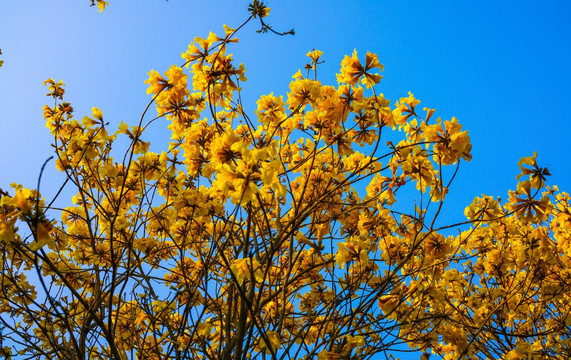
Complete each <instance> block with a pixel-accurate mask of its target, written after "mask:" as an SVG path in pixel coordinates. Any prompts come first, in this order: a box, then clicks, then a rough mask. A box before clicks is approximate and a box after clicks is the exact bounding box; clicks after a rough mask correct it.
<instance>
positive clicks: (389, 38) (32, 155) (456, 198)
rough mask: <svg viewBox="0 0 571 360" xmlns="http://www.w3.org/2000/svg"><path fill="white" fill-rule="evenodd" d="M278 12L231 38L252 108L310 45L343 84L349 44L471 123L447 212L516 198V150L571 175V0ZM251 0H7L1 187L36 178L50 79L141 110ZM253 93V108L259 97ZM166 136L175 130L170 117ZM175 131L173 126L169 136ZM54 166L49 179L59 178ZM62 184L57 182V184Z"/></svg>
mask: <svg viewBox="0 0 571 360" xmlns="http://www.w3.org/2000/svg"><path fill="white" fill-rule="evenodd" d="M268 3H269V6H270V7H271V8H272V11H271V15H270V17H269V19H268V20H269V23H270V24H272V25H273V26H274V27H275V28H276V29H283V30H287V29H290V28H295V30H296V35H295V36H293V37H292V36H290V37H277V36H272V35H259V34H256V32H255V30H256V29H257V27H256V26H255V25H254V24H252V25H251V26H248V27H246V28H245V29H244V30H243V31H242V32H241V34H240V35H239V38H240V44H239V45H238V46H236V47H234V48H231V49H230V52H232V53H234V56H235V59H236V60H237V61H239V62H243V63H244V64H245V67H246V70H247V72H246V75H247V77H248V80H249V81H248V82H246V83H245V84H244V86H243V89H244V93H243V95H244V98H245V103H246V111H249V112H250V113H253V111H254V110H255V100H256V99H257V97H259V96H260V95H262V94H267V93H270V92H272V91H273V92H274V93H275V94H285V93H286V92H287V86H288V84H289V82H290V79H291V75H292V74H294V73H295V72H296V71H297V69H299V68H302V67H303V66H304V65H305V63H306V62H307V58H306V57H305V54H306V53H307V52H308V51H310V50H312V49H313V48H315V49H319V50H321V51H323V52H324V55H323V59H324V60H325V63H324V64H323V65H321V68H320V69H319V77H320V80H321V81H322V82H324V83H329V84H334V83H335V77H334V75H335V73H336V72H338V71H339V64H340V62H341V60H342V58H343V56H344V55H345V54H350V53H351V52H352V51H353V49H357V51H358V52H359V53H360V54H362V55H364V53H365V52H366V51H367V50H369V51H372V52H375V53H377V54H379V59H380V61H381V63H382V64H384V65H385V71H384V73H383V75H384V78H383V80H382V81H381V85H380V88H379V90H380V91H381V92H383V93H384V94H385V96H386V97H387V98H389V99H391V100H392V101H393V102H394V101H395V100H397V99H398V98H399V97H401V96H405V95H406V94H407V92H408V91H412V92H413V93H414V94H415V95H416V96H417V97H418V98H419V99H421V100H422V103H421V105H423V106H428V107H431V108H436V109H437V110H438V112H437V114H439V115H440V116H442V118H443V119H449V118H450V117H451V116H456V117H457V118H458V119H459V120H460V121H461V123H462V124H463V125H464V128H465V129H467V130H469V131H470V136H471V138H472V143H473V160H472V161H471V162H470V163H468V164H464V165H463V166H462V167H461V170H460V174H459V176H458V177H457V179H456V181H455V183H454V185H453V187H452V189H451V191H450V194H449V197H448V199H447V200H448V204H447V205H446V208H445V210H446V216H448V217H450V218H451V219H454V220H462V219H463V218H462V213H463V209H464V207H465V206H466V205H468V204H469V203H470V202H471V200H472V199H473V197H474V196H477V195H479V194H482V193H486V194H489V195H498V196H502V197H503V198H507V196H506V195H507V191H508V189H513V188H515V176H516V175H517V174H518V168H517V162H518V160H519V158H520V157H522V156H530V155H531V154H532V152H533V151H537V152H538V154H539V156H538V159H539V161H540V163H541V164H543V165H545V166H548V167H549V169H550V170H551V172H552V174H553V176H552V177H551V184H558V185H559V186H560V188H561V189H562V190H570V189H571V169H570V167H569V161H568V156H569V141H568V137H569V134H570V133H571V121H570V120H569V117H570V115H569V112H568V111H569V108H570V105H571V100H570V96H569V94H571V71H569V68H568V66H569V64H571V41H569V39H570V38H571V36H570V35H571V11H570V10H571V3H569V2H567V1H547V2H544V3H542V4H539V2H532V1H502V2H492V1H484V2H468V1H441V2H426V1H406V2H403V1H332V0H328V1H311V2H307V1H301V0H289V1H276V0H273V1H268ZM246 6H247V1H236V0H232V1H229V0H225V1H224V0H221V1H210V2H206V1H190V0H170V1H164V0H137V1H135V0H114V1H111V5H110V6H109V8H108V9H107V10H106V11H105V12H103V13H98V12H97V10H96V9H95V8H90V7H89V6H88V1H87V0H58V1H53V0H52V1H45V0H26V1H24V0H20V1H9V0H6V1H2V2H1V3H0V49H2V51H3V53H4V54H3V55H2V59H4V61H5V63H4V66H3V67H2V68H0V134H2V141H1V142H0V149H1V151H2V156H1V157H0V166H1V168H2V171H1V172H0V187H2V188H7V187H8V185H9V183H10V182H12V181H16V182H19V183H22V184H24V185H26V186H30V187H33V186H34V184H35V183H36V181H37V175H38V173H39V170H40V168H41V165H42V163H43V161H44V160H45V159H47V158H48V157H49V156H50V155H51V148H50V142H51V140H52V139H51V137H50V135H49V132H48V131H47V129H45V128H44V124H43V120H42V115H41V113H42V106H43V104H44V103H46V102H47V101H48V100H49V99H48V98H46V97H45V96H44V94H45V92H46V90H45V88H44V87H43V86H42V81H43V80H45V79H47V78H49V77H52V78H54V79H55V80H60V79H62V80H63V81H64V82H65V83H66V85H67V99H68V100H69V101H71V102H72V104H73V106H74V108H75V111H76V116H77V117H79V118H81V117H82V116H83V115H85V114H89V113H90V109H91V107H92V106H97V107H99V108H100V109H101V110H102V111H103V113H104V118H105V119H106V121H110V122H111V123H112V124H114V125H117V124H118V123H119V122H120V121H121V120H124V121H126V122H134V121H135V120H136V119H138V117H139V115H140V113H141V111H142V109H143V108H144V106H145V105H146V102H147V101H148V100H149V97H148V96H147V95H146V94H145V89H146V86H145V84H143V81H144V80H145V79H146V78H147V77H148V76H147V72H148V71H149V70H151V69H156V70H158V71H160V72H162V71H164V70H166V69H168V67H169V66H170V65H171V64H180V63H181V58H180V53H181V52H182V51H184V50H185V49H186V47H187V46H188V44H189V43H190V42H191V41H192V39H193V38H194V37H195V36H206V35H207V34H208V31H210V30H212V31H214V32H217V31H218V32H222V25H223V24H228V25H230V26H233V27H235V26H237V25H239V24H240V23H241V22H242V20H243V19H245V17H246V15H247V14H246ZM248 106H249V108H248ZM153 131H156V136H157V140H156V141H162V140H161V139H162V137H161V135H165V136H166V133H165V132H162V130H161V129H160V127H157V128H156V130H153ZM165 140H166V138H165ZM58 176H60V175H58V174H57V172H56V171H55V170H54V169H53V163H52V166H49V167H48V169H47V171H46V175H45V178H44V180H43V181H44V184H45V185H44V186H45V189H46V191H48V188H49V187H50V184H56V183H57V182H58V179H61V178H58ZM52 187H53V186H52Z"/></svg>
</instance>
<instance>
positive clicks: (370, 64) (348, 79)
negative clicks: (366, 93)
mask: <svg viewBox="0 0 571 360" xmlns="http://www.w3.org/2000/svg"><path fill="white" fill-rule="evenodd" d="M375 68H378V69H380V71H383V65H381V64H380V63H379V59H378V57H377V55H376V54H373V53H371V52H368V51H367V55H366V57H365V66H363V65H361V62H360V61H359V58H358V57H357V50H354V51H353V55H352V56H351V57H349V56H345V58H344V59H343V61H341V73H340V74H337V81H339V82H340V83H344V84H349V85H352V86H355V85H356V84H357V82H358V81H359V80H361V83H363V84H364V85H365V86H366V87H367V88H371V87H373V86H374V85H375V84H378V83H379V82H380V81H381V78H382V76H380V75H378V74H374V73H371V70H372V69H375Z"/></svg>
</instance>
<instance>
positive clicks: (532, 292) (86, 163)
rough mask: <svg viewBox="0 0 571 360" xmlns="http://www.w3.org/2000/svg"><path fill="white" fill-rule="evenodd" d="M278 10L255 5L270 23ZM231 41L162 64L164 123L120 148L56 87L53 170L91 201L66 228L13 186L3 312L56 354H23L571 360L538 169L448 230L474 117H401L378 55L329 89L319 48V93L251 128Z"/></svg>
mask: <svg viewBox="0 0 571 360" xmlns="http://www.w3.org/2000/svg"><path fill="white" fill-rule="evenodd" d="M92 3H94V4H95V2H94V1H92ZM97 5H98V6H99V7H100V9H103V8H105V6H106V5H107V3H106V2H104V1H97ZM268 12H269V8H267V7H266V6H265V5H264V4H263V3H260V2H258V1H254V2H253V3H252V4H251V8H250V13H251V15H252V17H253V18H256V19H258V20H261V18H264V17H266V16H267V14H268ZM235 32H236V31H235V30H234V29H231V28H229V27H225V28H224V35H223V36H217V35H215V34H213V33H210V34H209V36H208V37H207V38H195V40H194V42H193V43H192V44H191V45H190V46H189V48H188V50H187V51H185V52H184V53H183V54H182V58H183V59H184V61H185V62H184V64H182V65H181V66H178V65H173V66H171V67H169V68H168V69H167V70H166V71H164V72H158V71H154V70H152V71H150V72H149V78H148V80H147V81H146V83H147V84H148V89H147V93H148V94H150V95H151V98H152V99H151V104H154V105H155V107H156V117H152V119H149V114H147V112H146V111H145V113H144V114H143V116H142V117H141V120H140V122H138V123H135V124H127V123H123V122H121V123H120V124H119V125H118V127H117V130H116V131H115V132H114V133H113V134H110V133H108V129H107V127H108V126H109V123H107V122H106V120H107V119H105V120H104V116H103V112H102V111H101V110H100V109H98V108H93V109H92V111H91V114H89V115H87V116H85V117H83V118H82V119H81V120H77V119H76V118H75V117H74V110H73V107H72V106H71V105H70V104H69V103H67V102H65V101H64V95H65V90H64V84H63V82H61V81H60V82H59V83H58V82H55V81H54V80H52V79H50V80H47V81H46V83H45V85H46V86H48V91H49V92H48V96H51V97H53V98H54V100H56V102H55V105H53V106H45V107H44V118H45V121H46V126H47V127H48V129H49V130H50V131H51V133H52V135H53V137H54V144H53V145H54V149H55V151H56V155H57V157H56V166H57V168H58V169H59V170H61V171H62V172H64V173H65V175H66V179H68V180H67V181H68V182H69V184H71V185H72V186H75V190H77V191H76V194H75V195H74V196H73V198H72V202H73V204H71V205H70V206H68V207H65V208H63V209H59V208H57V209H59V211H60V212H61V214H60V220H59V222H56V221H52V220H48V219H47V216H48V215H46V214H53V213H54V212H55V210H54V208H53V207H51V208H48V207H49V206H48V205H46V203H45V201H43V200H41V199H40V195H39V194H38V193H37V191H34V190H28V189H24V188H21V187H18V186H16V187H15V189H14V190H15V191H14V194H13V195H9V194H8V193H5V192H2V196H1V200H0V207H1V211H0V246H1V247H2V251H4V254H9V255H10V256H11V257H10V256H5V257H4V259H7V260H4V268H5V269H12V270H10V271H8V270H6V271H5V272H4V273H3V274H2V275H1V277H2V281H3V284H4V283H5V284H8V285H5V286H4V289H3V290H1V291H2V292H0V313H1V314H2V316H4V314H10V316H12V315H14V316H16V317H22V321H23V322H24V323H26V324H29V325H25V326H28V328H26V329H33V331H34V334H35V335H36V337H37V339H38V340H37V341H38V343H37V344H41V345H37V346H36V347H35V348H34V347H30V348H27V349H24V350H22V351H23V353H31V352H33V351H36V350H38V349H43V350H42V351H45V352H46V353H48V352H49V351H52V350H53V349H56V348H60V347H61V348H70V349H72V348H73V346H75V347H76V348H77V349H75V350H70V351H78V352H81V351H82V350H85V348H83V346H88V345H85V344H87V343H88V342H89V341H94V342H95V344H97V345H94V343H91V344H90V345H89V346H91V347H90V349H91V350H90V351H91V353H90V356H91V357H92V358H94V359H104V358H129V356H131V355H128V354H134V355H132V356H135V357H137V358H145V359H151V358H169V357H168V356H167V357H161V356H162V354H177V356H179V357H180V358H191V357H192V358H229V357H230V355H231V354H234V353H233V352H242V353H241V354H243V356H241V357H242V358H250V357H255V356H257V355H258V354H259V355H260V356H261V357H262V358H263V357H265V356H271V357H278V356H281V355H283V354H285V353H286V352H292V351H296V352H299V354H300V356H306V357H307V358H315V357H316V358H317V359H345V358H350V357H353V358H358V357H367V356H370V354H372V353H374V352H384V351H393V350H394V351H397V350H398V349H399V347H400V343H401V342H405V343H407V344H409V345H410V346H411V348H413V349H416V350H421V351H424V352H426V354H428V353H427V351H430V352H432V353H435V354H438V355H440V356H442V357H444V358H461V357H464V358H469V357H472V356H483V357H488V358H501V357H505V358H511V359H517V358H523V357H522V356H523V354H525V353H526V352H527V353H531V354H537V356H544V357H543V358H546V356H548V355H549V354H557V352H558V351H564V349H568V346H569V345H570V344H567V342H568V340H565V339H566V338H565V334H566V333H565V331H566V329H567V326H569V324H571V320H570V319H571V317H568V316H567V315H566V314H568V313H569V311H570V310H571V309H570V308H569V304H570V303H571V301H570V300H571V299H569V295H567V294H569V293H571V289H569V284H571V281H570V280H571V271H570V270H569V269H571V238H570V237H569V235H568V229H569V228H570V227H571V215H569V214H570V211H569V209H570V199H569V195H568V194H566V193H563V192H559V191H558V190H557V189H556V188H545V181H546V176H547V175H549V172H548V171H547V169H544V168H541V167H539V165H538V164H537V161H536V155H535V154H534V156H533V157H529V158H524V159H522V161H521V162H520V168H521V171H522V173H521V175H520V177H518V180H519V183H518V185H517V188H516V190H514V191H511V192H510V193H509V198H508V201H507V203H505V204H503V203H502V202H501V201H500V200H499V199H495V198H492V197H489V196H485V195H483V196H482V197H480V198H477V199H475V200H474V202H473V203H472V204H471V205H469V206H468V207H467V208H466V211H465V215H466V217H467V220H468V223H469V224H470V225H471V227H470V228H469V229H468V227H467V226H466V227H464V228H461V230H462V231H460V232H459V233H457V234H454V235H450V233H449V232H446V229H445V228H443V229H438V228H437V227H436V226H435V225H434V224H435V223H436V218H437V217H438V215H439V212H440V208H441V207H442V203H443V201H444V199H445V196H446V194H447V193H448V188H447V186H448V183H449V182H450V179H451V177H452V175H451V173H450V172H449V170H447V166H448V165H457V164H458V163H459V162H461V161H469V160H470V159H471V154H470V151H471V142H470V138H469V136H468V132H467V131H465V130H462V125H461V124H460V123H459V121H458V120H457V119H456V118H454V117H453V118H451V119H450V120H442V119H441V118H439V117H436V119H435V116H434V114H435V110H434V109H431V108H427V107H425V108H423V110H422V112H421V111H419V110H418V109H419V104H420V100H418V99H417V98H416V97H415V96H414V95H413V94H412V93H409V94H408V96H407V97H403V98H401V99H399V100H398V101H397V102H396V103H395V104H394V105H391V102H390V101H389V100H388V99H385V97H384V95H383V94H381V93H379V92H378V91H377V88H376V87H378V85H379V83H380V80H381V75H380V74H379V72H381V71H382V70H383V67H382V65H381V64H380V62H379V60H378V57H377V55H375V54H372V53H370V52H367V53H366V55H365V59H364V62H362V59H359V57H358V53H357V51H355V52H354V53H353V54H352V55H351V56H346V57H345V58H344V59H343V60H342V61H341V68H340V72H339V74H338V75H337V81H338V83H337V84H334V85H324V84H322V83H321V82H320V81H319V80H317V78H316V77H317V67H318V66H319V64H320V63H321V59H322V57H323V53H322V52H321V51H319V50H313V51H310V52H309V53H308V54H307V56H308V58H309V60H310V63H309V66H308V67H306V68H307V69H308V71H309V70H314V71H315V74H316V76H315V77H314V78H313V79H310V78H308V77H304V76H303V74H302V73H301V71H298V72H297V73H296V74H294V76H293V77H292V81H291V83H290V85H289V91H288V92H287V94H284V95H274V94H273V93H270V94H269V95H263V96H261V97H260V99H259V100H258V101H257V103H256V107H255V111H254V114H255V116H254V117H249V116H248V114H247V113H246V111H245V110H244V109H245V108H246V107H245V106H243V104H242V103H241V97H240V96H238V95H239V92H240V91H241V86H242V84H243V83H244V82H245V81H246V78H245V70H244V66H243V65H242V64H240V65H238V66H236V65H235V64H234V57H233V55H230V54H227V47H228V46H229V45H230V44H231V43H235V42H236V41H237V39H236V38H235V37H234V36H235ZM161 122H163V123H164V122H166V123H167V125H166V126H167V127H168V129H169V130H170V131H171V134H172V136H171V139H170V142H169V143H168V145H167V146H165V148H164V149H162V151H161V152H158V153H157V152H153V151H151V149H154V147H153V148H152V147H151V142H150V140H149V136H148V131H149V129H151V128H153V126H159V125H158V124H160V123H161ZM391 131H392V132H391ZM389 132H390V133H389ZM153 146H154V144H153ZM116 153H118V156H117V157H116V158H115V157H114V154H116ZM452 171H453V170H452ZM402 193H404V194H405V195H407V194H408V195H410V196H414V197H415V201H412V202H411V204H413V206H410V207H407V204H406V203H403V202H402V201H400V202H399V199H400V198H401V197H400V196H401V195H400V194H402ZM435 203H436V204H435ZM435 207H436V208H437V209H435ZM48 211H49V212H48ZM22 225H28V228H29V229H30V230H31V234H32V237H31V238H30V237H28V238H26V237H25V235H23V234H24V232H23V231H22V230H20V229H19V227H22ZM26 251H28V252H26ZM25 254H33V255H28V256H26V255H25ZM21 265H23V268H24V269H27V270H30V271H31V269H34V270H37V272H38V273H41V274H43V276H45V277H46V278H48V277H49V279H50V281H52V282H53V284H54V285H53V286H54V288H57V289H60V290H61V291H60V290H57V289H56V291H54V290H51V289H49V288H47V287H42V288H39V287H38V289H40V291H42V292H43V293H42V296H44V297H46V298H48V295H49V298H48V300H50V301H48V302H47V303H46V304H47V305H41V306H39V305H34V304H33V303H32V301H33V299H35V296H36V293H37V290H36V287H34V286H32V285H30V284H29V283H28V282H27V280H26V279H25V277H24V274H23V273H22V272H19V270H14V269H19V268H20V266H21ZM23 292H25V293H26V294H28V295H22V293H23ZM14 296H20V300H19V301H12V300H10V299H11V297H14ZM56 298H57V299H59V300H57V301H66V302H67V304H69V306H67V307H65V306H62V305H59V304H58V303H57V302H56V300H55V299H56ZM43 306H45V307H47V310H46V308H44V307H43ZM63 308H66V309H68V310H66V311H67V313H65V312H63V311H62V310H61V309H63ZM546 309H549V312H548V311H547V310H546ZM552 309H556V311H552ZM70 318H71V319H73V321H71V322H70V321H68V320H69V319H70ZM386 329H394V331H393V330H391V331H390V332H386ZM501 329H503V330H501ZM494 331H496V332H494ZM501 331H503V332H504V333H505V334H504V333H502V332H501ZM69 334H74V336H75V334H78V336H77V339H75V338H74V339H75V340H76V343H74V344H72V342H73V341H72V339H71V338H70V335H69ZM387 334H389V335H387ZM506 334H507V335H506ZM387 336H388V337H387ZM498 336H507V337H510V339H511V342H506V343H505V344H503V343H502V344H498V343H497V342H496V340H495V339H496V338H497V337H498ZM389 338H390V339H394V342H391V341H393V340H387V339H389ZM93 339H97V340H93ZM562 339H563V340H562ZM81 341H83V343H81ZM387 341H388V343H387ZM102 344H104V346H102ZM54 351H55V350H54ZM172 356H174V355H172ZM232 356H233V357H235V356H234V355H232ZM238 357H240V356H238ZM537 358H541V357H537Z"/></svg>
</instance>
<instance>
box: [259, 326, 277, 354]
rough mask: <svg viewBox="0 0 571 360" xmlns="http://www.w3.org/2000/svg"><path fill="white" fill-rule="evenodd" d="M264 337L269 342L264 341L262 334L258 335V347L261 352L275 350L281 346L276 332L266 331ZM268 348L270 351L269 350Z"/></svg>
mask: <svg viewBox="0 0 571 360" xmlns="http://www.w3.org/2000/svg"><path fill="white" fill-rule="evenodd" d="M266 337H267V338H268V341H269V344H267V343H266V340H265V339H264V337H263V336H261V337H260V349H261V350H262V351H263V352H265V353H267V352H275V351H276V350H277V349H279V348H281V341H280V336H279V334H278V333H277V332H275V331H266ZM270 348H271V349H272V351H270Z"/></svg>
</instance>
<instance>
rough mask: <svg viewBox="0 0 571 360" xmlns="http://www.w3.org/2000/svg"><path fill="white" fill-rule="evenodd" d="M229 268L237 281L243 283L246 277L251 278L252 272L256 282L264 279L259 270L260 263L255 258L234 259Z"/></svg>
mask: <svg viewBox="0 0 571 360" xmlns="http://www.w3.org/2000/svg"><path fill="white" fill-rule="evenodd" d="M230 270H231V271H232V273H233V274H234V276H235V277H236V280H237V281H238V282H239V283H243V282H244V281H245V280H246V279H251V274H252V273H253V275H254V279H256V281H257V282H262V281H264V276H263V274H262V271H261V270H260V263H259V262H258V260H256V259H249V258H246V259H236V260H234V263H233V264H232V265H231V266H230Z"/></svg>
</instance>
